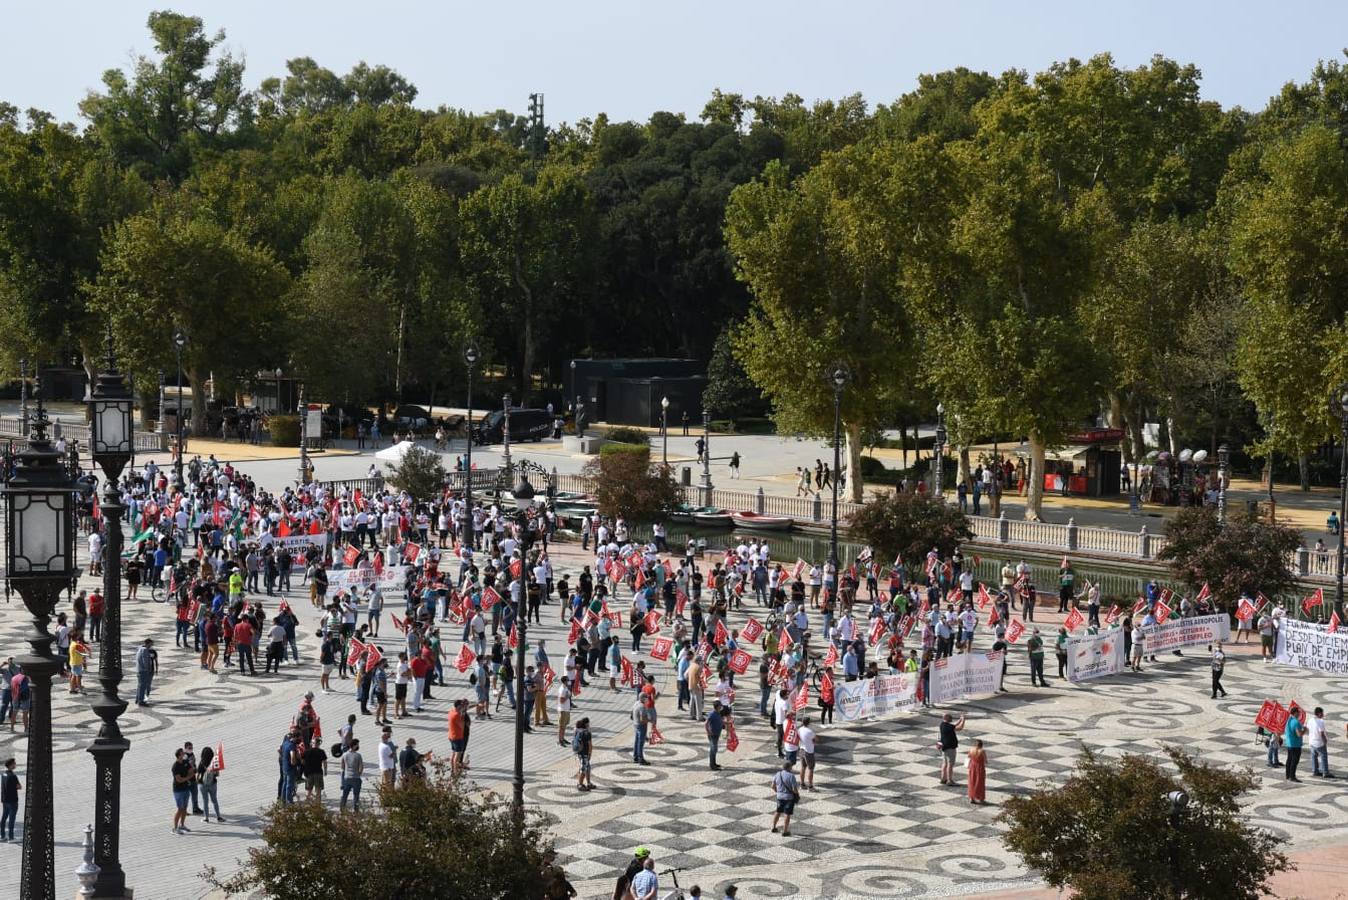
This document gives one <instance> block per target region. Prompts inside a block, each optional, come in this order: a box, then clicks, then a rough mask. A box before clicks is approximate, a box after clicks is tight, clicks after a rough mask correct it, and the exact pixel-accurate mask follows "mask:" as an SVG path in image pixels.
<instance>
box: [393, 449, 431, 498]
mask: <svg viewBox="0 0 1348 900" xmlns="http://www.w3.org/2000/svg"><path fill="white" fill-rule="evenodd" d="M385 469H387V470H388V471H387V474H386V475H385V476H384V477H385V478H386V479H387V480H388V483H389V484H390V485H391V486H392V487H393V488H394V489H395V490H399V491H407V493H408V495H409V496H411V497H412V499H414V500H427V501H428V500H431V499H433V498H435V497H438V496H439V495H440V491H441V490H443V489H444V485H445V464H444V462H443V461H441V459H440V454H439V453H436V452H434V451H432V450H427V449H426V448H425V447H422V446H420V445H417V446H413V447H412V448H411V449H410V450H408V451H407V452H406V453H404V454H403V457H402V459H400V460H398V461H397V462H396V463H388V464H386V465H385Z"/></svg>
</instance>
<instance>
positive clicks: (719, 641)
mask: <svg viewBox="0 0 1348 900" xmlns="http://www.w3.org/2000/svg"><path fill="white" fill-rule="evenodd" d="M729 640H730V632H729V631H726V627H725V623H724V622H722V621H721V620H720V619H717V620H716V634H715V635H713V636H712V643H714V644H716V645H718V646H721V647H724V646H725V645H726V643H727V642H728V641H729Z"/></svg>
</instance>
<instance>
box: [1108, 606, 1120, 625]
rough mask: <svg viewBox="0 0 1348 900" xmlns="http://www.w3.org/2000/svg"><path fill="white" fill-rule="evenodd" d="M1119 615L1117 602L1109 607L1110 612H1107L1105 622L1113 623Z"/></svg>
mask: <svg viewBox="0 0 1348 900" xmlns="http://www.w3.org/2000/svg"><path fill="white" fill-rule="evenodd" d="M1118 617H1119V605H1118V604H1117V603H1116V604H1114V605H1113V606H1111V607H1110V608H1109V612H1108V613H1106V614H1105V624H1106V625H1113V624H1114V620H1115V619H1117V618H1118Z"/></svg>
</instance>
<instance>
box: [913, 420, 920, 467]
mask: <svg viewBox="0 0 1348 900" xmlns="http://www.w3.org/2000/svg"><path fill="white" fill-rule="evenodd" d="M921 458H922V436H921V435H920V434H919V433H918V430H917V425H916V424H914V425H913V465H917V462H918V460H920V459H921Z"/></svg>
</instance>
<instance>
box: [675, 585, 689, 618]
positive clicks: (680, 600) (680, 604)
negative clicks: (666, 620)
mask: <svg viewBox="0 0 1348 900" xmlns="http://www.w3.org/2000/svg"><path fill="white" fill-rule="evenodd" d="M687 604H688V595H687V594H685V593H684V592H683V591H675V592H674V615H676V616H681V615H683V608H684V607H685V606H686V605H687Z"/></svg>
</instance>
